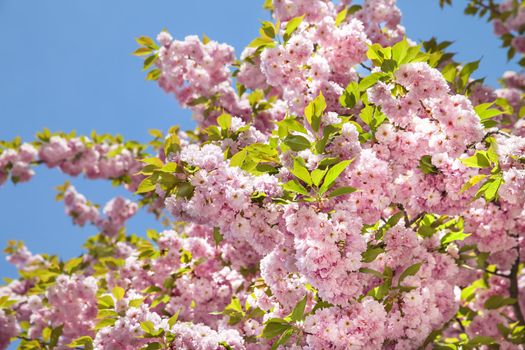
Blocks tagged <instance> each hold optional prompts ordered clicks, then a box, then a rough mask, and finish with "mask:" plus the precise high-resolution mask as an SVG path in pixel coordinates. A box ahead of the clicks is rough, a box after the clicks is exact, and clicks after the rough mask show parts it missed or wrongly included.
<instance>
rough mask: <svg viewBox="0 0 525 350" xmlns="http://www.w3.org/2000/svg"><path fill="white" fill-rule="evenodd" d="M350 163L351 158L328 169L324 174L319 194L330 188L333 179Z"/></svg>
mask: <svg viewBox="0 0 525 350" xmlns="http://www.w3.org/2000/svg"><path fill="white" fill-rule="evenodd" d="M350 163H352V160H343V161H341V162H339V163H337V164H336V165H334V166H333V167H331V168H330V170H328V172H327V173H326V176H325V178H324V181H323V185H322V186H321V189H320V191H319V193H320V194H323V193H325V192H326V191H328V189H330V187H332V186H333V184H334V182H335V180H336V179H337V178H338V177H339V175H341V173H342V172H343V171H344V170H345V169H346V167H347V166H349V165H350Z"/></svg>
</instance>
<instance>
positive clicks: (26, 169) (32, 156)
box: [0, 143, 37, 185]
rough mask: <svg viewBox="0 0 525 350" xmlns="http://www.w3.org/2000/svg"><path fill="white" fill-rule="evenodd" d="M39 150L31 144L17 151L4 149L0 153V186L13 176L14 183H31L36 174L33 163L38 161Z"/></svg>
mask: <svg viewBox="0 0 525 350" xmlns="http://www.w3.org/2000/svg"><path fill="white" fill-rule="evenodd" d="M36 156H37V150H36V149H35V147H34V146H33V145H31V144H30V143H24V144H22V145H21V146H20V148H19V150H18V151H16V150H14V149H12V148H7V149H4V150H3V152H2V153H0V185H2V184H3V183H4V182H5V181H6V180H7V178H8V176H9V174H11V178H12V179H13V182H15V183H16V182H26V181H29V180H30V179H31V178H32V177H33V175H34V174H35V172H34V170H33V169H32V168H31V163H32V162H34V161H35V160H36Z"/></svg>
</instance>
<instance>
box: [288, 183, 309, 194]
mask: <svg viewBox="0 0 525 350" xmlns="http://www.w3.org/2000/svg"><path fill="white" fill-rule="evenodd" d="M283 189H285V190H286V191H290V192H295V193H299V194H303V195H305V196H308V195H309V193H308V191H307V190H306V188H304V186H303V185H301V184H300V183H299V181H297V180H295V179H293V180H291V181H288V182H287V183H285V184H284V185H283Z"/></svg>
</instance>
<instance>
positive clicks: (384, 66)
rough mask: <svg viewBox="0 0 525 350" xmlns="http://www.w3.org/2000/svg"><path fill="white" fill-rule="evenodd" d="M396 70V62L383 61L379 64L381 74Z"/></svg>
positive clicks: (390, 60)
mask: <svg viewBox="0 0 525 350" xmlns="http://www.w3.org/2000/svg"><path fill="white" fill-rule="evenodd" d="M396 68H397V64H396V61H394V60H392V59H387V60H384V61H383V63H381V70H382V71H383V72H393V71H394V70H395V69H396Z"/></svg>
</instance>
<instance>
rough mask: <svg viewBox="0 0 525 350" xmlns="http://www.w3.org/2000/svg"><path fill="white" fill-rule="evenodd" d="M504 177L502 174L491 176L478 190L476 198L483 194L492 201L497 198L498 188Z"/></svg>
mask: <svg viewBox="0 0 525 350" xmlns="http://www.w3.org/2000/svg"><path fill="white" fill-rule="evenodd" d="M502 183H503V179H502V178H501V175H496V176H491V177H490V178H489V179H488V180H487V181H486V182H485V183H484V184H483V185H482V186H481V187H480V188H479V190H478V192H477V193H476V198H479V197H480V196H481V195H483V196H484V197H485V199H486V200H487V201H488V202H491V201H493V200H495V199H496V197H497V195H498V190H499V187H500V186H501V184H502Z"/></svg>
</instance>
